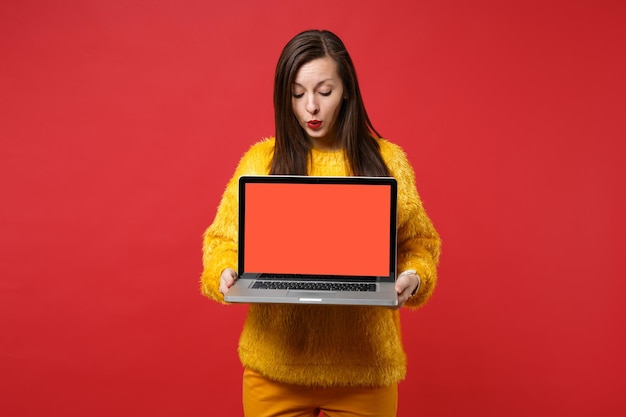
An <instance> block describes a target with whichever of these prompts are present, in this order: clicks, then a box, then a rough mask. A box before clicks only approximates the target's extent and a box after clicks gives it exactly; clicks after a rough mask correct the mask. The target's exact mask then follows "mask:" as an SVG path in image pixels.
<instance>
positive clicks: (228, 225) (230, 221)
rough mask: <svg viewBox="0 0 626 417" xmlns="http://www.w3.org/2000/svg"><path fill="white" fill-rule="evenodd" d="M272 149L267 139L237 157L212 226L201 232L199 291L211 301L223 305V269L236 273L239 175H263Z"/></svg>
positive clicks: (267, 167) (266, 169) (267, 166)
mask: <svg viewBox="0 0 626 417" xmlns="http://www.w3.org/2000/svg"><path fill="white" fill-rule="evenodd" d="M273 150H274V143H273V141H271V140H263V141H261V142H258V143H256V144H255V145H253V146H252V147H251V148H250V149H249V150H248V152H246V153H245V155H244V156H243V157H242V158H241V160H240V161H239V165H238V166H237V169H236V170H235V174H234V175H233V177H232V178H231V179H230V181H229V182H228V184H227V186H226V190H225V191H224V194H223V196H222V200H221V202H220V204H219V206H218V208H217V213H216V215H215V219H214V220H213V223H212V224H211V225H210V226H209V228H208V229H207V230H206V232H205V233H204V242H203V247H202V264H203V272H202V275H201V278H200V283H201V286H200V287H201V291H202V293H203V294H204V295H206V296H207V297H209V298H212V299H213V300H215V301H218V302H221V303H224V295H223V294H222V293H221V292H220V291H219V284H220V276H221V274H222V271H223V270H224V269H226V268H232V269H233V270H235V271H237V206H238V204H239V201H238V186H237V184H238V181H239V177H241V176H242V175H266V174H267V173H268V171H269V165H268V164H269V161H270V160H271V157H272V153H273Z"/></svg>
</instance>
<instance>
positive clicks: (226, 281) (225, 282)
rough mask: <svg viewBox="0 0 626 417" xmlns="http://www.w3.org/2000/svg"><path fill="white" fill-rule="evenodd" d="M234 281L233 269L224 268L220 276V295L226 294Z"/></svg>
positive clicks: (235, 277)
mask: <svg viewBox="0 0 626 417" xmlns="http://www.w3.org/2000/svg"><path fill="white" fill-rule="evenodd" d="M236 280H237V273H236V272H235V271H234V270H233V269H231V268H226V269H225V270H223V271H222V276H221V277H220V292H221V293H222V294H226V293H227V292H228V290H229V289H230V287H232V286H233V284H234V283H235V281H236Z"/></svg>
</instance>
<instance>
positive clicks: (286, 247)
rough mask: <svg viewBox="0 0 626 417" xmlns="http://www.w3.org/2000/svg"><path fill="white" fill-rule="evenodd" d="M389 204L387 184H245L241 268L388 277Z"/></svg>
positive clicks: (248, 270)
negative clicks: (243, 244)
mask: <svg viewBox="0 0 626 417" xmlns="http://www.w3.org/2000/svg"><path fill="white" fill-rule="evenodd" d="M390 202H391V185H384V186H371V185H369V186H366V185H350V184H342V185H341V186H338V185H337V184H333V185H330V184H259V183H248V184H246V200H245V206H246V222H245V246H244V247H245V265H244V266H245V268H244V270H245V271H246V272H277V273H282V274H302V273H305V274H324V275H333V274H338V275H379V276H387V277H389V271H391V268H390V266H389V264H390V263H391V262H393V261H392V259H393V260H394V261H395V257H391V256H389V249H390V239H389V231H390V225H391V215H390V214H391V213H390V212H391V209H390V206H389V204H390ZM303 219H305V221H304V222H303V221H302V220H303ZM373 219H376V220H378V221H374V220H373ZM240 231H241V230H240ZM241 272H242V271H241V270H240V271H239V273H240V274H241Z"/></svg>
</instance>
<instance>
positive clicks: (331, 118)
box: [291, 57, 343, 149]
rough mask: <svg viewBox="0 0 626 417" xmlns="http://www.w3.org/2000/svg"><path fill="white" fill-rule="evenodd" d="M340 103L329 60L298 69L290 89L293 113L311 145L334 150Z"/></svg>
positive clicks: (339, 87)
mask: <svg viewBox="0 0 626 417" xmlns="http://www.w3.org/2000/svg"><path fill="white" fill-rule="evenodd" d="M342 102H343V83H342V82H341V78H339V75H338V74H337V64H336V63H335V61H334V60H333V59H332V58H330V57H324V58H318V59H314V60H313V61H310V62H308V63H306V64H304V65H303V66H302V67H300V70H299V71H298V74H297V75H296V79H295V82H294V84H293V86H292V98H291V104H292V107H293V112H294V114H295V115H296V118H297V119H298V122H299V123H300V126H302V128H303V129H304V131H305V132H306V134H307V135H308V137H309V139H310V140H311V142H312V143H313V146H314V147H315V148H318V149H336V148H337V143H336V140H335V124H336V122H337V116H338V115H339V110H341V104H342Z"/></svg>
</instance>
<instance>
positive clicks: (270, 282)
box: [252, 277, 376, 291]
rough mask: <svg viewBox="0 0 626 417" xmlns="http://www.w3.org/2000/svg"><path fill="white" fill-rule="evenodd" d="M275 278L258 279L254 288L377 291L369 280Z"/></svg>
mask: <svg viewBox="0 0 626 417" xmlns="http://www.w3.org/2000/svg"><path fill="white" fill-rule="evenodd" d="M275 278H276V277H273V279H258V280H256V281H255V282H254V284H253V285H252V288H259V289H266V290H306V291H308V290H312V291H376V284H374V283H369V282H323V281H313V279H315V278H314V277H310V279H312V281H303V280H302V278H303V277H300V280H298V281H290V280H287V279H284V278H283V279H278V280H276V279H275ZM305 279H306V278H305Z"/></svg>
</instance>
